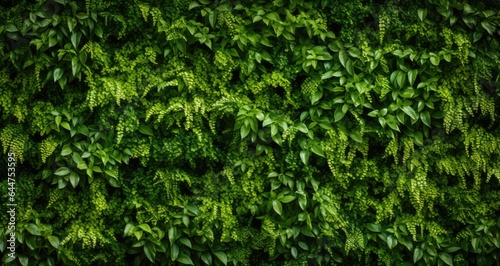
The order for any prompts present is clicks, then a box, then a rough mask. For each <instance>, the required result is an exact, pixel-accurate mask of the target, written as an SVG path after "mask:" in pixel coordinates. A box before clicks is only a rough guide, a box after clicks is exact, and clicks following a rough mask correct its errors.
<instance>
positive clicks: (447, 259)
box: [439, 252, 453, 266]
mask: <svg viewBox="0 0 500 266" xmlns="http://www.w3.org/2000/svg"><path fill="white" fill-rule="evenodd" d="M439 258H440V259H441V260H442V261H443V262H444V263H446V264H447V265H450V266H452V265H453V258H452V257H451V255H450V254H448V253H444V252H440V253H439Z"/></svg>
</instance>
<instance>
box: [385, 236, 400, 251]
mask: <svg viewBox="0 0 500 266" xmlns="http://www.w3.org/2000/svg"><path fill="white" fill-rule="evenodd" d="M397 244H398V240H397V239H396V238H394V235H389V236H388V237H387V245H388V246H389V249H393V248H394V247H396V246H397Z"/></svg>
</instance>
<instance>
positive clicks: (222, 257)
mask: <svg viewBox="0 0 500 266" xmlns="http://www.w3.org/2000/svg"><path fill="white" fill-rule="evenodd" d="M214 254H215V256H217V258H219V260H220V261H222V263H223V264H224V265H227V256H226V253H224V252H222V251H215V252H214Z"/></svg>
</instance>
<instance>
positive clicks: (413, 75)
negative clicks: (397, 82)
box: [408, 69, 418, 86]
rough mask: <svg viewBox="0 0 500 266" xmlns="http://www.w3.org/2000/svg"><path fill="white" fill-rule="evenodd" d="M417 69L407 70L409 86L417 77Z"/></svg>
mask: <svg viewBox="0 0 500 266" xmlns="http://www.w3.org/2000/svg"><path fill="white" fill-rule="evenodd" d="M417 74H418V70H416V69H413V70H410V71H408V82H410V86H413V83H415V80H416V79H417Z"/></svg>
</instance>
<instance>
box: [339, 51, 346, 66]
mask: <svg viewBox="0 0 500 266" xmlns="http://www.w3.org/2000/svg"><path fill="white" fill-rule="evenodd" d="M339 60H340V63H341V64H342V66H343V67H345V66H346V63H347V54H346V52H345V51H344V50H341V51H340V52H339Z"/></svg>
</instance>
